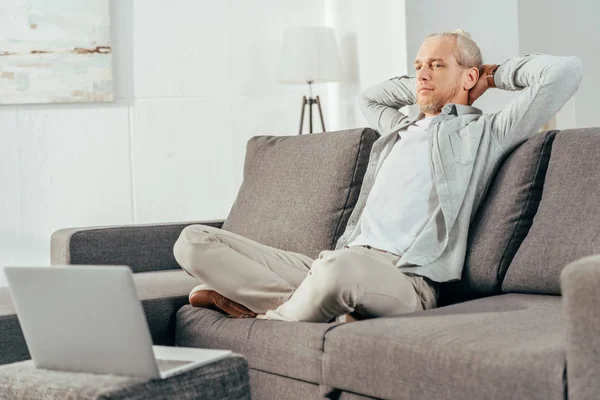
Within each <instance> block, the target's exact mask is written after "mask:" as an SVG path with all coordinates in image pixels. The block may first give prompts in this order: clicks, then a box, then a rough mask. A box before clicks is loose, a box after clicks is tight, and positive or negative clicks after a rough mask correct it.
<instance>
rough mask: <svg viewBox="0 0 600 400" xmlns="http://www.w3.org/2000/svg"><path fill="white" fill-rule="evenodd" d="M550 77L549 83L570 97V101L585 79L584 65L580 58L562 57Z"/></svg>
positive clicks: (552, 68) (552, 69) (551, 70)
mask: <svg viewBox="0 0 600 400" xmlns="http://www.w3.org/2000/svg"><path fill="white" fill-rule="evenodd" d="M549 75H550V76H548V77H547V82H548V83H550V82H553V83H554V85H555V86H556V89H557V90H558V91H559V92H561V93H562V94H564V95H568V97H567V100H568V98H569V97H571V96H572V95H573V94H575V92H576V91H577V89H579V85H580V84H581V80H582V79H583V63H582V62H581V60H580V59H579V58H578V57H560V59H559V60H558V61H557V62H556V63H555V64H554V65H553V66H552V67H551V69H550V70H549ZM565 101H566V100H565Z"/></svg>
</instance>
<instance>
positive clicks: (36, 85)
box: [0, 0, 113, 104]
mask: <svg viewBox="0 0 600 400" xmlns="http://www.w3.org/2000/svg"><path fill="white" fill-rule="evenodd" d="M112 100H113V79H112V51H111V42H110V17H109V0H2V1H0V104H37V103H75V102H108V101H112Z"/></svg>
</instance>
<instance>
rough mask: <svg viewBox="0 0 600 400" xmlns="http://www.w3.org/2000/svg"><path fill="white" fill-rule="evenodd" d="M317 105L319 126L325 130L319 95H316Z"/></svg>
mask: <svg viewBox="0 0 600 400" xmlns="http://www.w3.org/2000/svg"><path fill="white" fill-rule="evenodd" d="M317 107H319V116H320V117H321V127H322V128H323V132H325V120H324V119H323V110H322V109H321V100H320V99H319V96H317Z"/></svg>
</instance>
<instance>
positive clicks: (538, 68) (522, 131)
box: [492, 54, 583, 149]
mask: <svg viewBox="0 0 600 400" xmlns="http://www.w3.org/2000/svg"><path fill="white" fill-rule="evenodd" d="M582 77H583V66H582V63H581V61H580V60H579V59H578V58H576V57H557V56H550V55H543V54H532V55H527V56H525V57H518V58H513V59H510V60H508V61H505V62H504V63H503V64H501V65H500V66H499V67H498V69H497V70H496V73H495V75H494V83H495V84H496V87H498V88H499V89H504V90H522V92H521V94H520V95H519V97H518V98H517V99H515V100H514V101H513V102H512V103H511V104H510V105H509V106H508V107H506V108H505V109H503V110H502V111H500V112H498V113H495V114H494V115H493V117H492V129H493V132H494V137H495V138H496V139H497V142H498V143H499V145H500V146H502V147H504V148H506V149H511V148H514V146H516V145H518V144H519V143H521V142H523V141H524V140H526V139H527V137H529V135H530V134H531V133H533V132H535V131H536V130H537V129H539V128H540V127H541V126H542V125H543V124H544V123H545V122H546V121H548V120H549V119H550V118H552V116H553V115H554V114H556V113H557V112H558V111H559V110H560V109H561V108H562V106H563V105H564V104H565V103H566V102H567V100H569V98H570V97H571V96H572V95H573V94H574V93H575V92H576V91H577V88H578V87H579V83H580V82H581V79H582Z"/></svg>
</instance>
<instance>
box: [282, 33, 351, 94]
mask: <svg viewBox="0 0 600 400" xmlns="http://www.w3.org/2000/svg"><path fill="white" fill-rule="evenodd" d="M277 75H278V79H277V81H278V82H279V83H307V82H309V81H312V82H314V83H322V82H333V81H340V80H341V79H342V63H341V59H340V52H339V50H338V46H337V41H336V37H335V31H334V30H333V28H326V27H295V28H290V29H288V30H286V31H285V34H284V36H283V45H282V47H281V59H280V63H279V70H278V74H277Z"/></svg>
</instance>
